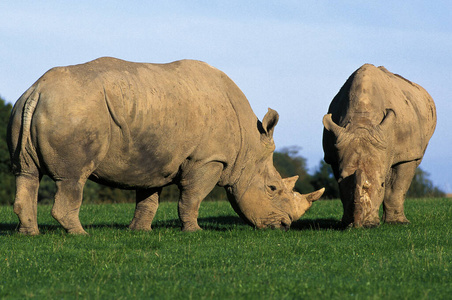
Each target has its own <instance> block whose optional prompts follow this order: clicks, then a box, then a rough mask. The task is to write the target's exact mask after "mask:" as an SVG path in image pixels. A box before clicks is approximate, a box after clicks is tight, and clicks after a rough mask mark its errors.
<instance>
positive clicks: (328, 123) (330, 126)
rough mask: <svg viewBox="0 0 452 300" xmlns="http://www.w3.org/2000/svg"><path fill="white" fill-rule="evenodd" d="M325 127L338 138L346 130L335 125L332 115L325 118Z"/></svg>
mask: <svg viewBox="0 0 452 300" xmlns="http://www.w3.org/2000/svg"><path fill="white" fill-rule="evenodd" d="M323 126H324V127H325V129H326V130H328V131H331V132H332V133H334V135H335V136H336V137H337V136H339V134H340V133H341V132H343V131H344V130H345V129H344V128H342V127H340V126H339V125H337V124H336V123H334V121H333V115H332V114H327V115H325V116H324V117H323Z"/></svg>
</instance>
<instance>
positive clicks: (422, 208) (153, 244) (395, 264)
mask: <svg viewBox="0 0 452 300" xmlns="http://www.w3.org/2000/svg"><path fill="white" fill-rule="evenodd" d="M50 209H51V207H50V206H45V205H42V206H39V209H38V210H39V211H38V223H39V227H40V230H41V235H40V236H36V237H27V236H22V235H20V234H18V233H16V231H15V228H16V226H17V222H18V221H17V218H16V216H15V215H14V213H13V211H12V207H10V206H6V207H0V299H10V298H17V299H24V298H36V299H39V298H40V299H55V298H58V299H76V298H82V299H133V298H139V299H178V298H183V299H190V298H193V299H232V298H234V299H330V298H332V299H450V295H452V276H451V275H452V266H451V262H452V218H451V216H452V200H450V199H419V200H412V199H409V200H407V201H406V214H407V217H408V218H409V219H410V220H411V222H412V224H410V225H407V226H400V225H399V226H396V225H382V226H380V227H379V228H375V229H347V230H344V231H341V230H337V225H338V220H339V219H340V217H341V210H342V206H341V204H340V202H339V201H319V202H316V203H315V204H314V205H313V207H312V208H311V210H310V211H308V213H307V214H306V215H305V216H303V217H302V218H301V220H300V221H298V222H296V223H295V224H293V226H292V228H291V230H290V231H288V232H282V231H279V230H254V229H253V228H251V227H249V226H247V225H245V224H244V223H243V222H242V221H241V220H240V219H239V218H238V217H237V216H236V214H235V213H234V212H233V210H232V208H231V207H230V205H229V204H228V203H227V202H204V203H202V205H201V210H200V218H199V224H200V226H201V227H203V228H204V230H203V231H201V232H196V233H183V232H181V231H180V229H179V227H180V223H179V221H178V219H177V206H176V203H162V204H161V206H160V208H159V211H158V213H157V216H156V218H155V220H154V224H153V228H154V230H153V231H152V232H133V231H130V230H128V229H127V225H128V223H129V222H130V220H131V218H132V215H133V209H134V205H131V204H107V205H83V206H82V210H81V221H82V224H83V225H84V227H85V229H86V230H87V231H88V232H89V233H90V236H70V235H68V234H66V233H65V232H64V230H63V229H62V228H61V227H60V226H59V225H58V224H57V223H56V221H54V220H53V219H52V217H51V216H50Z"/></svg>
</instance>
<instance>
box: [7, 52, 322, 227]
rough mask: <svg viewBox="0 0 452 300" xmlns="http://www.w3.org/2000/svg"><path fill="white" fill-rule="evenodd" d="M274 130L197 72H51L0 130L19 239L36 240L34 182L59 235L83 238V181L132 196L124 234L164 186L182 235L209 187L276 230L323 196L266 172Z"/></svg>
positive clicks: (235, 93)
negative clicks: (48, 195)
mask: <svg viewBox="0 0 452 300" xmlns="http://www.w3.org/2000/svg"><path fill="white" fill-rule="evenodd" d="M278 118H279V116H278V113H277V112H276V111H274V110H272V109H269V110H268V112H267V114H266V115H265V116H264V118H263V120H262V122H261V121H259V120H258V119H257V117H256V116H255V114H254V113H253V111H252V109H251V107H250V105H249V103H248V101H247V99H246V97H245V96H244V94H243V93H242V92H241V91H240V89H239V88H238V87H237V86H236V85H235V83H234V82H233V81H232V80H231V79H229V78H228V77H227V76H226V75H225V74H224V73H223V72H221V71H219V70H218V69H215V68H213V67H211V66H210V65H208V64H206V63H203V62H200V61H193V60H182V61H176V62H173V63H168V64H148V63H133V62H127V61H123V60H119V59H115V58H108V57H104V58H99V59H96V60H93V61H91V62H88V63H85V64H80V65H74V66H68V67H57V68H53V69H51V70H49V71H48V72H46V73H45V74H44V75H43V76H42V77H41V78H40V79H38V80H37V81H36V82H35V83H34V84H33V85H32V86H31V87H30V88H29V89H28V90H27V91H26V92H25V93H24V94H23V95H22V96H21V97H20V98H19V100H18V101H17V102H16V104H15V105H14V108H13V111H12V113H11V118H10V122H9V126H8V146H9V150H10V154H11V160H12V169H13V172H14V174H15V176H16V196H15V203H14V212H15V213H16V214H17V215H18V217H19V221H20V227H19V231H20V232H22V233H25V234H30V235H34V234H38V233H39V229H38V226H37V211H36V207H37V193H38V187H39V182H40V179H41V178H42V176H43V175H44V174H47V175H48V176H50V177H51V178H52V179H53V180H54V181H55V182H56V187H57V190H56V195H55V201H54V205H53V208H52V216H53V217H54V218H55V219H56V220H57V221H58V222H59V223H60V224H61V225H62V226H63V227H64V228H65V229H66V230H67V231H68V232H69V233H74V234H85V233H86V232H85V230H84V229H83V227H82V225H81V223H80V220H79V210H80V206H81V203H82V192H83V187H84V185H85V182H86V181H87V179H90V180H93V181H95V182H98V183H102V184H106V185H110V186H114V187H120V188H124V189H134V190H136V209H135V214H134V217H133V219H132V222H131V224H130V226H129V227H130V228H131V229H138V230H151V222H152V219H153V218H154V215H155V212H156V210H157V207H158V203H159V195H160V192H161V190H162V187H164V186H167V185H169V184H173V183H174V184H177V185H178V187H179V189H180V200H179V204H178V213H179V218H180V220H181V223H182V229H183V230H184V231H196V230H199V229H200V227H199V225H198V222H197V217H198V209H199V206H200V203H201V201H202V200H203V198H204V197H205V196H206V195H207V194H208V193H209V192H210V191H211V190H212V189H213V187H214V186H215V185H217V184H218V185H219V186H223V187H225V189H226V192H227V195H228V199H229V201H230V203H231V204H232V206H233V208H234V209H235V211H236V212H237V213H238V214H239V215H240V216H241V217H242V218H244V219H245V221H247V222H248V223H249V224H251V225H254V226H256V227H257V228H265V227H274V228H287V227H289V226H290V224H291V222H292V221H294V220H296V219H298V218H299V217H300V216H301V215H302V214H303V213H304V211H305V210H307V209H308V208H309V207H310V205H311V204H312V201H314V200H316V199H318V198H319V197H320V196H321V194H322V193H323V190H319V191H316V192H313V193H311V194H308V195H301V194H299V193H296V192H293V187H294V184H295V182H296V180H297V177H292V178H286V179H282V178H281V176H280V174H279V173H278V172H277V171H276V169H275V168H274V166H273V151H274V149H275V144H274V141H273V131H274V129H275V126H276V124H277V122H278Z"/></svg>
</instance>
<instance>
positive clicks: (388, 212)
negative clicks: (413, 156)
mask: <svg viewBox="0 0 452 300" xmlns="http://www.w3.org/2000/svg"><path fill="white" fill-rule="evenodd" d="M419 163H420V161H411V162H407V163H403V164H400V165H397V166H395V167H393V168H392V170H391V176H390V179H389V181H388V182H387V183H386V191H385V199H384V201H383V221H384V222H386V223H391V224H408V223H410V221H408V219H407V218H406V217H405V212H404V207H403V203H404V202H405V196H406V193H407V191H408V188H409V187H410V184H411V181H412V179H413V177H414V174H415V172H416V168H417V166H418V165H419Z"/></svg>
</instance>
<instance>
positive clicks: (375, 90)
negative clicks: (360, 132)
mask: <svg viewBox="0 0 452 300" xmlns="http://www.w3.org/2000/svg"><path fill="white" fill-rule="evenodd" d="M387 109H392V110H393V111H394V112H395V115H396V122H395V124H394V127H393V128H392V129H393V130H394V138H395V141H396V142H395V143H393V144H392V145H391V146H392V147H393V148H392V149H391V151H393V154H394V162H393V163H398V162H401V161H409V160H415V159H421V158H422V156H423V154H424V152H425V149H426V147H427V144H428V141H429V139H430V137H431V136H432V134H433V132H434V129H435V126H436V109H435V105H434V102H433V100H432V98H431V97H430V95H429V94H428V93H427V92H426V91H425V90H424V89H423V88H422V87H420V86H419V85H417V84H415V83H412V82H410V81H408V80H406V79H405V78H403V77H401V76H399V75H395V74H393V73H391V72H389V71H388V70H386V69H385V68H384V67H378V68H376V67H375V66H373V65H369V64H366V65H363V66H362V67H361V68H359V69H358V70H357V71H355V72H354V73H353V74H352V75H351V76H350V77H349V79H348V80H347V81H346V83H345V84H344V85H343V87H342V88H341V89H340V91H339V93H338V94H337V95H336V96H335V97H334V99H333V101H332V102H331V104H330V107H329V110H328V113H332V115H333V121H334V122H336V123H337V124H338V125H340V126H342V127H346V126H350V125H353V126H355V127H359V126H363V127H366V126H376V125H378V124H380V122H381V121H382V120H383V118H384V117H385V115H386V113H387ZM334 143H335V137H334V136H333V135H332V134H331V133H330V132H327V131H326V130H325V131H324V149H325V153H326V156H328V157H329V155H327V152H331V151H334Z"/></svg>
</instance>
